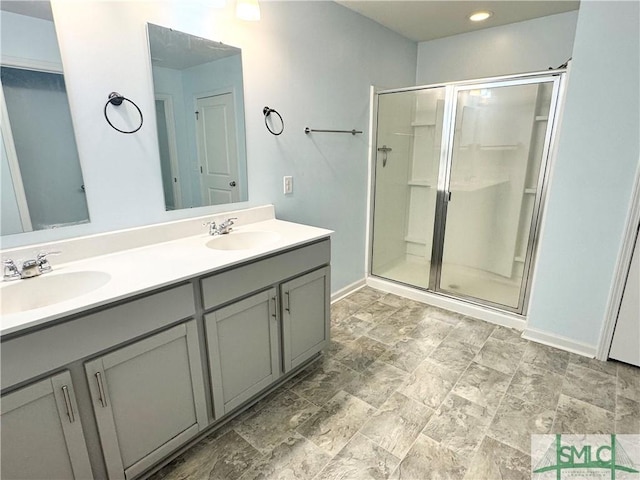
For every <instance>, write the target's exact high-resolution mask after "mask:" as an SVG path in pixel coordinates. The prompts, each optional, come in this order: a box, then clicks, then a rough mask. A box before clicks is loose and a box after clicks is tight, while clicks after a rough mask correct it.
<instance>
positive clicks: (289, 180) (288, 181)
mask: <svg viewBox="0 0 640 480" xmlns="http://www.w3.org/2000/svg"><path fill="white" fill-rule="evenodd" d="M282 180H283V182H282V183H283V186H284V194H285V195H289V194H291V193H293V177H292V176H290V175H287V176H285V177H283V178H282Z"/></svg>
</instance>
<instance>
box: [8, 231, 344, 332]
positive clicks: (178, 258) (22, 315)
mask: <svg viewBox="0 0 640 480" xmlns="http://www.w3.org/2000/svg"><path fill="white" fill-rule="evenodd" d="M247 231H267V232H274V233H276V234H278V235H279V237H278V238H277V239H276V240H275V241H273V242H271V243H269V244H266V245H263V246H260V247H257V248H253V249H247V250H215V249H211V248H208V247H207V246H206V243H207V242H209V241H210V240H211V239H212V238H214V237H211V236H210V235H207V234H206V233H203V234H199V235H195V236H189V237H184V238H181V239H177V240H172V241H167V242H163V243H156V244H152V245H147V246H142V247H138V248H132V249H127V250H121V251H118V252H113V253H109V254H105V255H99V256H95V257H89V258H84V259H81V260H77V261H73V262H67V263H64V264H57V263H56V257H52V258H51V259H50V263H51V264H52V266H53V271H52V272H50V273H46V274H43V275H42V276H40V277H36V278H35V279H25V280H16V281H10V282H0V300H1V299H2V297H3V290H5V289H6V288H7V287H10V286H11V285H15V284H17V283H19V282H34V283H33V285H34V294H36V295H37V288H36V287H37V283H38V279H39V278H45V277H54V276H56V275H63V274H66V273H70V272H83V271H98V272H105V273H107V274H108V275H110V277H111V278H110V280H109V281H108V282H107V283H106V284H105V285H103V286H101V287H99V288H97V289H96V290H93V291H91V292H89V293H86V294H84V295H80V296H78V297H75V298H73V299H71V300H66V301H62V302H58V303H54V304H51V305H48V306H45V307H42V308H35V309H32V310H26V311H23V312H19V313H11V314H5V315H2V317H1V318H0V327H1V330H0V335H7V334H10V333H16V332H19V331H21V330H23V329H27V328H32V327H35V326H38V325H44V324H45V323H47V322H51V321H53V320H56V319H60V318H63V317H65V316H68V315H72V314H77V313H80V312H83V311H86V310H89V309H93V308H96V307H100V306H104V305H108V304H110V303H112V302H116V301H119V300H123V299H126V298H129V297H132V296H135V295H139V294H141V293H145V292H150V291H153V290H156V289H158V288H162V287H165V286H168V285H171V284H175V283H177V282H180V281H183V280H188V279H191V278H194V277H197V276H200V275H206V274H210V273H213V272H216V271H219V270H222V269H226V268H228V267H231V266H233V265H237V264H240V263H244V262H247V261H250V260H255V259H258V258H260V257H263V256H265V255H270V254H273V253H277V252H281V251H284V250H287V249H290V248H292V247H296V246H299V245H302V244H305V243H309V242H312V241H315V240H319V239H322V238H327V237H329V235H331V233H332V232H331V231H330V230H326V229H323V228H317V227H310V226H307V225H301V224H297V223H291V222H285V221H282V220H276V219H270V220H265V221H259V222H255V223H249V224H246V225H242V226H238V227H234V229H233V232H232V233H231V234H230V235H233V233H237V232H247Z"/></svg>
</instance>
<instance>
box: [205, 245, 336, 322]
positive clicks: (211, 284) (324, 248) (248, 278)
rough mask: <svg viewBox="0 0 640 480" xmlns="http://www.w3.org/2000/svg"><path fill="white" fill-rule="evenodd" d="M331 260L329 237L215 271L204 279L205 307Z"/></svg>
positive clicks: (243, 294)
mask: <svg viewBox="0 0 640 480" xmlns="http://www.w3.org/2000/svg"><path fill="white" fill-rule="evenodd" d="M330 261H331V244H330V241H329V240H324V241H322V242H319V243H314V244H313V245H309V246H306V247H302V248H298V249H296V250H292V251H290V252H287V253H283V254H281V255H276V256H274V257H271V258H267V259H266V260H260V261H257V262H255V263H251V264H249V265H245V266H244V267H238V268H235V269H233V270H229V271H226V272H222V273H219V274H217V275H213V276H211V277H208V278H205V279H203V280H202V299H203V303H204V308H205V310H208V309H210V308H213V307H216V306H218V305H222V304H223V303H226V302H229V301H231V300H234V299H236V298H240V297H243V296H245V295H247V294H248V293H251V292H255V291H257V290H259V289H262V288H264V287H266V286H269V285H275V284H276V283H279V282H281V281H283V280H286V279H288V278H291V277H293V276H294V275H297V274H299V273H302V272H307V271H310V270H313V269H315V268H317V267H320V266H323V265H327V264H328V263H329V262H330Z"/></svg>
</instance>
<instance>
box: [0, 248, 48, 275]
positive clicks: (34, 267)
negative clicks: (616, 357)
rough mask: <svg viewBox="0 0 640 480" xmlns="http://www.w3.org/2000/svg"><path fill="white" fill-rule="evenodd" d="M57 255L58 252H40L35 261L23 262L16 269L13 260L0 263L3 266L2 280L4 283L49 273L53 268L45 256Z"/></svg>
mask: <svg viewBox="0 0 640 480" xmlns="http://www.w3.org/2000/svg"><path fill="white" fill-rule="evenodd" d="M59 254H60V252H40V253H39V254H38V255H36V258H35V259H30V260H24V261H23V262H22V266H21V268H18V266H17V265H16V264H15V262H14V261H13V260H11V259H7V260H5V261H3V262H2V264H3V266H4V271H3V274H2V280H3V281H5V282H6V281H9V280H18V279H20V278H33V277H37V276H40V275H42V274H43V273H47V272H50V271H51V270H53V268H52V267H51V264H50V263H49V260H47V256H49V255H59Z"/></svg>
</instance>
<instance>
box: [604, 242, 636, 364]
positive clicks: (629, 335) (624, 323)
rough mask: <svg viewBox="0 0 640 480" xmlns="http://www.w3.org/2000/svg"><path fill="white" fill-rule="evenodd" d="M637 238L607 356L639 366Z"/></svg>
mask: <svg viewBox="0 0 640 480" xmlns="http://www.w3.org/2000/svg"><path fill="white" fill-rule="evenodd" d="M638 243H640V242H638V238H637V237H636V246H635V247H634V249H633V254H632V255H631V266H630V268H629V275H628V276H627V283H626V285H625V287H624V293H623V294H622V302H621V304H620V310H619V312H618V321H617V322H616V329H615V331H614V333H613V342H612V343H611V351H610V352H609V357H610V358H614V359H616V360H620V361H622V362H626V363H630V364H631V365H637V366H638V367H640V252H639V251H638Z"/></svg>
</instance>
